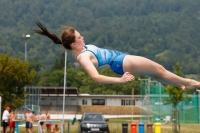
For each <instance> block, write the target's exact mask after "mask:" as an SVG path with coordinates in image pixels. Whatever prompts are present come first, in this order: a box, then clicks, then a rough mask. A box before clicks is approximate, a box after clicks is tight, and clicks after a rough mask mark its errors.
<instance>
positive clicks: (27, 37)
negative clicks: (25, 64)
mask: <svg viewBox="0 0 200 133" xmlns="http://www.w3.org/2000/svg"><path fill="white" fill-rule="evenodd" d="M22 37H23V38H24V39H25V50H24V52H25V61H27V53H26V52H27V40H28V39H29V38H30V37H31V35H29V34H22ZM24 90H25V91H26V86H24ZM25 106H26V102H25Z"/></svg>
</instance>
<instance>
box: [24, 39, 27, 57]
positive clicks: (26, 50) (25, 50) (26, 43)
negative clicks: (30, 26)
mask: <svg viewBox="0 0 200 133" xmlns="http://www.w3.org/2000/svg"><path fill="white" fill-rule="evenodd" d="M24 50H25V51H24V53H25V55H24V56H25V61H27V53H26V52H27V42H26V39H25V49H24Z"/></svg>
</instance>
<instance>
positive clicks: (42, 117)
mask: <svg viewBox="0 0 200 133" xmlns="http://www.w3.org/2000/svg"><path fill="white" fill-rule="evenodd" d="M36 119H37V120H38V121H40V133H44V132H45V131H44V126H43V125H44V121H42V120H45V119H46V117H45V115H44V114H42V112H40V114H39V115H38V116H37V117H36Z"/></svg>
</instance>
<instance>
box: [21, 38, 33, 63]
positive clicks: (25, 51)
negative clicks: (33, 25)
mask: <svg viewBox="0 0 200 133" xmlns="http://www.w3.org/2000/svg"><path fill="white" fill-rule="evenodd" d="M22 37H23V38H24V39H25V50H24V52H25V61H26V60H27V40H28V39H30V37H31V35H29V34H22Z"/></svg>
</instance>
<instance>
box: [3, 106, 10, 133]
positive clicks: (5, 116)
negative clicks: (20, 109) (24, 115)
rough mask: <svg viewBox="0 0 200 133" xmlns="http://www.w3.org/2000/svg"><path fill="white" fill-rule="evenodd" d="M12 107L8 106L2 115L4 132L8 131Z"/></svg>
mask: <svg viewBox="0 0 200 133" xmlns="http://www.w3.org/2000/svg"><path fill="white" fill-rule="evenodd" d="M9 110H10V107H8V106H7V107H6V108H5V110H4V112H3V115H2V126H3V133H7V129H8V121H9V115H10V114H9Z"/></svg>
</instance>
